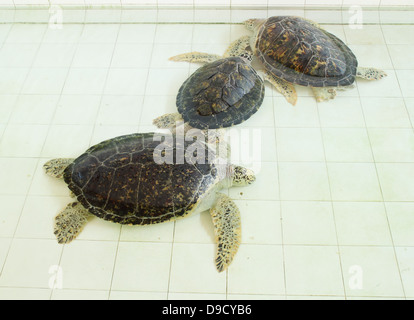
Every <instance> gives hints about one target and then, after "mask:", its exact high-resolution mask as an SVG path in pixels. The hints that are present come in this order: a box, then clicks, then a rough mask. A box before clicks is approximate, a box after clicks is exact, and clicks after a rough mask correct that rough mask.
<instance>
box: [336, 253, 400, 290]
mask: <svg viewBox="0 0 414 320" xmlns="http://www.w3.org/2000/svg"><path fill="white" fill-rule="evenodd" d="M340 251H341V261H342V268H343V273H344V283H345V291H346V294H347V296H348V297H351V296H356V297H381V296H389V297H403V296H404V292H403V288H402V284H401V278H400V274H399V270H398V266H397V261H396V258H395V253H394V250H393V248H391V247H374V246H369V247H363V246H358V247H356V246H352V247H351V246H349V247H340Z"/></svg>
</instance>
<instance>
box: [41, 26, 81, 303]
mask: <svg viewBox="0 0 414 320" xmlns="http://www.w3.org/2000/svg"><path fill="white" fill-rule="evenodd" d="M62 27H63V26H62ZM83 30H84V26H83V27H82V32H81V33H80V35H79V38H78V41H77V42H76V48H75V49H74V52H73V56H72V59H71V61H70V64H69V67H68V70H67V73H66V77H65V81H64V82H63V85H62V89H61V90H60V93H59V98H58V100H57V103H56V107H55V110H54V112H53V115H52V116H51V117H50V122H49V126H48V130H47V132H46V136H45V141H44V143H43V146H42V149H41V151H40V156H39V161H38V162H40V159H42V152H43V149H44V147H45V145H46V140H47V137H48V136H49V134H50V131H51V127H52V126H53V119H54V117H55V114H56V112H57V107H58V105H59V102H60V100H61V98H62V95H63V90H64V88H65V85H66V81H67V78H68V76H69V74H70V69H71V66H72V63H73V60H74V59H75V54H76V51H77V50H78V46H79V40H80V37H81V35H82V33H83ZM42 42H43V41H42ZM42 42H41V43H40V46H41V44H42ZM64 250H65V245H63V246H62V249H61V252H60V256H59V261H58V266H60V265H61V263H62V256H63V253H64ZM54 290H55V289H54V288H51V292H50V296H49V300H52V297H53V293H54Z"/></svg>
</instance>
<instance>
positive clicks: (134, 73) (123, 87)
mask: <svg viewBox="0 0 414 320" xmlns="http://www.w3.org/2000/svg"><path fill="white" fill-rule="evenodd" d="M147 76H148V70H147V69H125V68H124V69H115V68H113V69H110V70H109V73H108V79H107V81H106V85H105V91H104V93H105V94H111V95H143V94H144V92H145V87H146V82H147Z"/></svg>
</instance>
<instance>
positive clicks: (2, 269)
mask: <svg viewBox="0 0 414 320" xmlns="http://www.w3.org/2000/svg"><path fill="white" fill-rule="evenodd" d="M13 25H14V24H12V26H11V27H10V29H9V31H8V34H7V37H6V38H5V40H4V42H3V44H2V46H1V47H3V45H4V44H5V43H6V42H7V39H8V37H9V36H10V33H11V30H12V28H13ZM46 31H47V28H46V29H45V30H44V31H43V34H42V38H41V40H40V41H39V43H38V47H37V49H36V53H35V55H34V58H33V61H32V63H31V65H30V67H29V68H28V71H27V74H26V76H25V79H24V81H23V82H22V84H21V87H20V90H19V93H18V94H16V101H15V102H14V103H13V109H12V112H11V113H10V116H9V118H8V119H7V124H6V126H5V130H6V128H7V127H8V125H9V124H10V118H11V115H12V113H13V111H14V109H15V107H16V106H17V103H18V100H19V97H20V96H21V95H22V91H23V88H24V84H25V83H26V81H27V79H28V77H29V74H30V71H31V70H32V68H33V65H34V62H35V57H36V56H37V54H38V53H39V50H40V46H41V43H42V41H43V38H44V37H45V34H46ZM2 137H3V135H2ZM0 140H1V139H0ZM16 158H21V157H16ZM33 158H35V159H37V162H36V167H37V165H38V164H39V161H40V160H39V159H40V154H39V156H38V157H33ZM36 167H35V169H34V170H33V171H32V177H31V180H30V184H29V185H28V187H27V192H26V194H25V195H24V201H23V204H22V208H21V210H20V214H19V218H18V219H17V222H16V226H15V228H14V230H13V236H12V237H10V239H11V241H10V244H9V245H8V249H7V253H6V254H5V257H4V263H3V265H2V266H1V268H0V278H1V276H2V275H3V271H4V266H5V265H6V263H7V258H8V256H9V253H10V250H11V247H12V245H13V242H14V241H15V239H18V238H16V237H15V236H16V231H17V229H18V226H19V223H20V219H21V217H22V214H23V210H24V207H25V205H26V202H27V198H28V197H29V190H30V187H31V185H32V183H33V178H34V175H35V173H36ZM61 252H62V251H61ZM51 295H52V291H51V293H50V297H51Z"/></svg>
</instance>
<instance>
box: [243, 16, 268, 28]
mask: <svg viewBox="0 0 414 320" xmlns="http://www.w3.org/2000/svg"><path fill="white" fill-rule="evenodd" d="M263 21H264V20H263V19H249V20H246V21H244V26H245V27H246V28H247V30H251V31H253V30H254V29H255V28H257V27H258V26H259V25H260V24H261V23H263Z"/></svg>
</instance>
